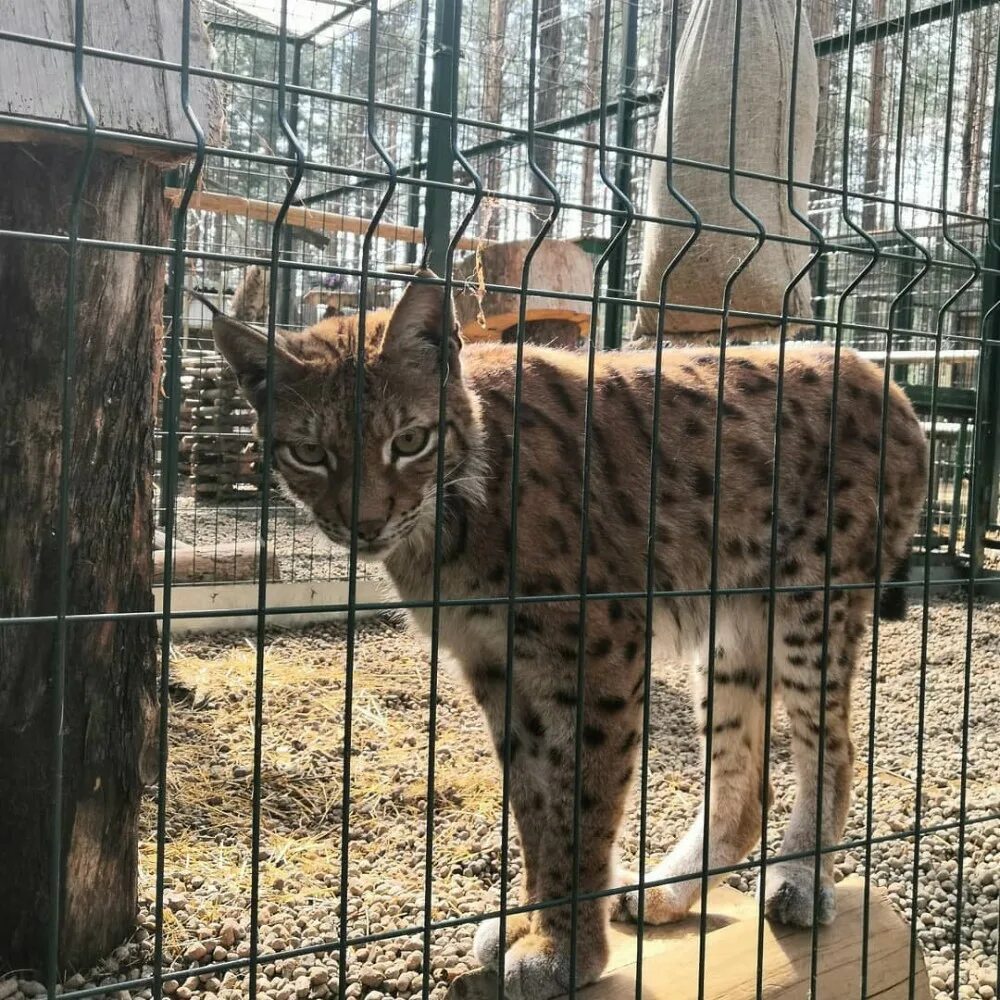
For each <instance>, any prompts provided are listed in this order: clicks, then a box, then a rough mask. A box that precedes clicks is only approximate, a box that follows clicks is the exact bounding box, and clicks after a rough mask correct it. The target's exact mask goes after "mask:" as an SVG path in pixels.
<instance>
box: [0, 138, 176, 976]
mask: <svg viewBox="0 0 1000 1000" xmlns="http://www.w3.org/2000/svg"><path fill="white" fill-rule="evenodd" d="M80 162H81V154H80V150H79V149H74V148H70V147H65V146H64V147H47V146H34V147H28V146H14V145H0V170H2V176H3V178H4V183H3V184H2V185H0V228H3V229H13V230H19V231H26V232H32V233H39V234H65V233H67V232H68V230H69V225H70V216H69V212H70V203H71V196H72V192H73V189H74V185H75V183H76V178H77V174H78V171H79V168H80ZM164 205H165V203H164V200H163V196H162V193H161V179H160V174H159V172H158V171H157V170H156V169H155V168H154V167H152V166H151V165H149V164H144V163H142V162H140V161H137V160H132V159H128V158H124V157H120V156H116V155H114V154H111V153H107V152H98V153H97V154H96V156H95V158H94V161H93V164H92V167H91V170H90V174H89V180H88V183H87V186H86V190H85V191H84V200H83V206H84V207H83V213H82V217H81V231H80V235H81V237H84V238H87V237H91V238H100V239H113V240H124V241H130V242H135V243H144V244H153V245H160V246H162V245H163V244H164V243H165V242H166V240H167V224H168V219H167V214H166V211H165V207H164ZM77 253H78V269H77V282H76V289H75V291H76V308H75V311H74V317H75V338H74V340H75V345H76V363H75V379H74V383H73V389H72V405H71V415H70V420H71V424H72V447H71V449H70V453H69V459H68V460H69V462H70V463H71V468H70V473H69V495H68V509H69V530H68V553H69V560H68V565H69V573H68V593H69V602H68V611H69V613H71V614H75V613H93V612H101V613H114V612H136V611H148V610H152V608H153V598H152V592H151V587H150V584H151V580H152V539H153V518H152V472H153V413H154V395H155V390H154V386H155V382H156V374H157V365H158V357H159V346H160V344H159V341H160V335H161V327H160V316H161V315H162V295H163V259H162V257H159V256H157V255H155V254H137V253H127V252H119V251H114V250H107V249H103V248H97V247H88V246H85V245H80V246H79V247H78V250H77ZM68 262H69V254H68V249H67V246H66V244H65V243H62V244H60V243H50V242H42V241H37V240H31V239H23V238H22V239H14V238H0V303H2V310H0V468H2V470H3V472H2V475H0V519H2V530H0V617H15V618H19V617H24V616H34V615H53V614H55V613H56V612H57V607H58V605H57V595H58V589H59V587H58V584H59V565H60V549H59V531H58V524H59V511H60V488H59V479H60V468H61V462H62V461H63V456H62V454H61V434H62V416H61V406H62V399H63V392H64V380H63V362H64V350H63V347H64V333H65V330H66V324H67V319H66V317H67V303H68V301H69V299H68V288H67V284H68ZM57 647H58V642H57V627H56V625H54V624H52V623H42V624H31V625H20V624H15V625H0V757H2V762H3V763H2V766H0V858H2V859H4V863H3V864H0V969H2V968H3V967H4V966H5V965H9V966H13V967H15V968H19V969H24V968H34V969H43V968H44V966H45V962H46V955H47V942H48V928H49V920H50V913H51V909H52V901H53V892H54V888H55V887H54V885H53V881H52V879H51V877H50V864H51V858H52V856H53V851H54V848H55V840H56V838H57V839H58V847H59V852H60V858H61V892H60V895H61V906H60V911H61V921H60V927H59V964H60V968H61V969H67V968H79V967H83V966H87V965H90V964H91V963H92V962H93V961H94V960H95V959H97V958H98V957H100V956H102V955H105V954H107V953H108V952H109V950H110V949H111V948H113V947H114V946H115V945H117V944H119V943H121V941H122V940H123V939H124V938H125V937H126V936H127V935H128V934H129V933H130V931H131V929H132V926H133V921H134V917H135V912H136V868H137V843H138V813H139V805H140V798H141V794H142V789H143V785H144V779H148V778H149V777H151V775H150V767H149V764H150V760H151V758H152V759H153V760H155V757H153V756H152V755H151V753H150V749H151V734H152V726H151V723H152V721H153V718H154V712H153V704H154V701H153V696H154V690H155V678H156V669H155V649H156V644H155V628H154V625H153V623H152V621H150V620H134V619H133V620H110V619H100V620H97V621H88V622H72V621H71V622H69V623H68V624H67V626H66V635H65V699H64V704H63V706H62V731H63V734H64V747H63V754H62V761H61V767H62V824H61V828H60V829H58V830H54V829H53V825H54V823H53V821H54V803H53V792H54V789H55V787H56V764H55V762H54V756H53V733H54V731H55V724H56V721H57V716H56V714H55V713H56V711H57V706H56V705H55V704H54V697H53V683H54V677H55V670H56V663H57V660H58V650H57ZM154 773H155V772H154Z"/></svg>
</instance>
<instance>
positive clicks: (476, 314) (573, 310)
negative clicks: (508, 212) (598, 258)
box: [455, 240, 594, 340]
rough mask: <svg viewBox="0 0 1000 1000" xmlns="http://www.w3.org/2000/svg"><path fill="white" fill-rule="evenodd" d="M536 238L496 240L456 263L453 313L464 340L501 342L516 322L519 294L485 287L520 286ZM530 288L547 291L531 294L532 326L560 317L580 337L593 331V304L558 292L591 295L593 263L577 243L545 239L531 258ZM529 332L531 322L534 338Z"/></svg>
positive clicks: (519, 301) (529, 307)
mask: <svg viewBox="0 0 1000 1000" xmlns="http://www.w3.org/2000/svg"><path fill="white" fill-rule="evenodd" d="M533 242H534V241H533V240H520V241H518V242H514V243H494V244H492V245H490V246H487V247H485V248H483V249H482V251H481V252H480V253H477V254H472V255H470V256H468V257H466V258H464V259H463V260H461V261H460V262H459V263H458V264H457V265H456V266H455V283H456V287H455V313H456V316H457V318H458V322H459V324H460V325H461V327H462V336H463V337H464V338H465V339H466V340H501V339H503V335H504V332H505V331H507V330H509V329H510V328H511V327H516V326H517V321H518V315H519V310H520V307H521V296H520V294H519V293H518V292H516V291H514V292H491V291H487V290H486V287H485V286H486V285H487V284H495V285H509V286H514V287H520V285H521V283H522V272H523V270H524V261H525V257H526V256H527V253H528V251H529V250H530V249H531V246H532V243H533ZM528 286H529V287H530V288H538V289H544V290H545V291H546V292H548V293H549V294H544V295H529V296H528V300H527V303H526V306H527V311H526V314H525V315H526V320H527V322H528V323H529V324H532V323H536V322H542V321H544V322H548V323H551V322H552V321H556V320H560V321H563V322H568V323H572V324H574V325H575V326H577V328H578V329H579V332H580V335H581V336H586V335H587V334H588V333H589V332H590V312H591V311H590V304H589V303H588V302H586V301H583V300H580V299H568V298H566V297H565V294H560V293H566V292H569V293H572V294H574V295H591V294H593V290H594V266H593V264H592V262H591V259H590V256H589V255H588V254H587V253H586V252H585V251H584V250H581V249H580V247H578V246H577V245H576V244H575V243H569V242H567V241H565V240H545V241H544V242H543V243H542V244H541V246H540V247H539V248H538V251H537V252H536V253H535V256H534V257H533V258H532V260H531V267H530V269H529V272H528ZM531 334H532V330H531V327H530V326H529V327H528V329H527V331H526V335H527V336H528V337H529V339H534V338H533V337H531ZM549 336H551V327H550V328H549Z"/></svg>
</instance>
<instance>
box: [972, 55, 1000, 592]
mask: <svg viewBox="0 0 1000 1000" xmlns="http://www.w3.org/2000/svg"><path fill="white" fill-rule="evenodd" d="M997 49H998V58H997V70H996V85H995V90H994V97H993V138H992V143H991V145H990V178H989V194H988V208H987V212H986V214H987V217H988V222H987V226H986V235H987V239H986V248H985V254H984V258H985V259H984V264H985V267H984V270H983V291H982V298H981V305H980V315H981V316H982V317H983V329H982V338H983V356H982V361H981V364H982V366H983V368H984V372H983V373H982V375H981V377H980V379H979V385H980V386H981V387H982V392H983V399H982V401H981V407H980V410H979V413H980V419H978V420H977V422H976V426H975V430H974V432H973V458H972V466H973V468H974V469H975V475H974V477H973V481H974V489H973V490H972V492H971V493H970V494H969V526H970V528H971V530H970V531H969V532H967V533H966V538H965V551H966V552H967V553H968V554H969V561H970V564H971V566H970V569H971V572H972V573H973V574H976V573H978V572H979V571H980V569H982V566H983V559H984V555H985V552H984V549H985V539H986V529H987V526H988V525H989V523H990V521H991V520H992V518H991V515H992V512H993V507H994V504H995V503H996V495H997V477H998V475H1000V447H998V436H1000V273H998V272H1000V42H998V45H997Z"/></svg>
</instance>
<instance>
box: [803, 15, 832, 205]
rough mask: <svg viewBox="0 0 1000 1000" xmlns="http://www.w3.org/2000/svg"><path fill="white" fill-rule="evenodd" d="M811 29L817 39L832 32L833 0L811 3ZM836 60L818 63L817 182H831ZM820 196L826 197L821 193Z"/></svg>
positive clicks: (814, 163)
mask: <svg viewBox="0 0 1000 1000" xmlns="http://www.w3.org/2000/svg"><path fill="white" fill-rule="evenodd" d="M808 15H809V30H810V31H811V32H812V36H813V38H814V39H816V38H825V37H826V36H827V35H832V34H833V3H832V2H827V0H813V2H812V3H811V4H809V8H808ZM833 63H834V60H833V59H832V58H831V57H830V56H824V57H823V58H822V59H820V60H819V61H818V62H817V65H816V82H817V83H818V84H819V107H818V112H817V116H816V149H815V151H814V152H813V162H812V179H813V182H814V183H816V184H826V183H828V174H829V169H828V163H829V159H830V152H831V147H832V146H833V145H834V137H833V135H832V134H831V133H832V129H833V124H834V123H833V119H832V117H831V115H830V111H831V107H830V70H831V67H832V65H833ZM818 197H820V198H822V197H825V196H824V195H818Z"/></svg>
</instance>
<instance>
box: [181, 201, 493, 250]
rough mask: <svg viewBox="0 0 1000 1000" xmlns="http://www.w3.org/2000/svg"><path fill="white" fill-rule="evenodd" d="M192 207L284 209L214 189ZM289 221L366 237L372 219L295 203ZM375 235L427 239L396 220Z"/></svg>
mask: <svg viewBox="0 0 1000 1000" xmlns="http://www.w3.org/2000/svg"><path fill="white" fill-rule="evenodd" d="M164 194H165V195H166V196H167V200H168V201H170V202H171V204H173V205H175V206H176V205H178V204H179V203H180V200H181V198H182V197H183V195H184V192H183V191H182V190H181V189H180V188H171V187H168V188H166V189H165V191H164ZM189 205H190V207H191V208H194V209H198V210H199V211H203V212H216V213H218V214H220V215H236V216H240V217H241V218H245V219H259V220H260V221H261V222H274V220H275V219H276V218H277V217H278V212H279V211H280V210H281V202H277V201H260V200H259V199H257V198H241V197H239V196H238V195H234V194H216V193H215V192H213V191H196V192H195V193H194V194H193V195H192V196H191V201H190V203H189ZM285 222H286V223H287V224H288V225H290V226H302V227H304V228H307V229H312V230H315V231H317V232H321V233H356V234H358V235H359V236H363V235H364V234H365V233H367V232H368V230H369V229H370V228H371V224H372V223H371V220H370V219H362V218H360V217H358V216H356V215H337V214H336V213H334V212H322V211H318V210H317V209H314V208H306V207H304V206H302V205H292V207H291V208H289V209H288V213H287V214H286V216H285ZM375 235H376V236H378V237H379V238H380V239H383V240H393V241H395V242H397V243H416V244H421V243H423V242H424V234H423V230H421V229H418V228H417V227H416V226H404V225H397V224H396V223H394V222H379V223H378V224H377V225H376V226H375ZM489 245H490V244H489V241H488V240H481V239H479V238H478V237H477V238H472V237H468V236H466V237H463V238H462V239H460V240H459V241H458V249H459V250H476V249H478V248H480V247H484V246H489Z"/></svg>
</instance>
